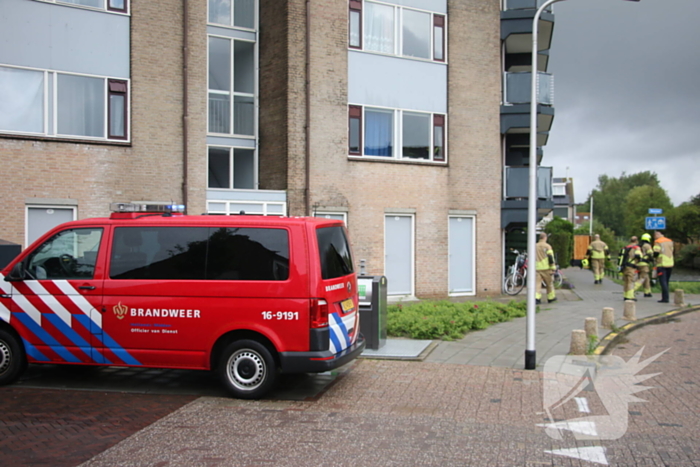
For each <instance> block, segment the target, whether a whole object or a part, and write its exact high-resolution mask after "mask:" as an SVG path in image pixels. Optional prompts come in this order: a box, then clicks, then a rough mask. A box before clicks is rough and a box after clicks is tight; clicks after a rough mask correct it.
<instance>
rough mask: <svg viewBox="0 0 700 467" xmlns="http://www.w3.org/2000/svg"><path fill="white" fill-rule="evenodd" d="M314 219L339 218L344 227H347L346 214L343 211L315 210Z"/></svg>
mask: <svg viewBox="0 0 700 467" xmlns="http://www.w3.org/2000/svg"><path fill="white" fill-rule="evenodd" d="M313 216H314V217H323V218H325V219H332V217H330V216H340V217H342V218H343V223H344V224H345V227H347V226H348V213H347V212H343V211H327V210H325V209H316V210H315V211H314V215H313Z"/></svg>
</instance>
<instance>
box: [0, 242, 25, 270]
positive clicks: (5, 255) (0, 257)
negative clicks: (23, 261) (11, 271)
mask: <svg viewBox="0 0 700 467" xmlns="http://www.w3.org/2000/svg"><path fill="white" fill-rule="evenodd" d="M20 251H22V246H21V245H18V244H16V243H12V242H8V241H6V240H2V239H0V269H2V268H4V267H5V266H7V265H8V264H10V261H12V260H13V259H15V257H16V256H17V255H18V254H19V253H20Z"/></svg>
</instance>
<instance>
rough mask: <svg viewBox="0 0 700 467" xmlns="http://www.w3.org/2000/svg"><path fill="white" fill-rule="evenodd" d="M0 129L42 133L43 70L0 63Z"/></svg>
mask: <svg viewBox="0 0 700 467" xmlns="http://www.w3.org/2000/svg"><path fill="white" fill-rule="evenodd" d="M0 130H5V131H26V132H30V133H43V131H44V73H43V72H41V71H33V70H19V69H15V68H6V67H0Z"/></svg>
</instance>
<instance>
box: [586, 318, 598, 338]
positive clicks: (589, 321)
mask: <svg viewBox="0 0 700 467" xmlns="http://www.w3.org/2000/svg"><path fill="white" fill-rule="evenodd" d="M584 328H585V330H586V339H589V338H590V337H591V336H596V337H598V320H597V319H595V318H586V323H585V326H584Z"/></svg>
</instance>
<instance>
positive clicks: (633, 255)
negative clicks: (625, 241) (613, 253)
mask: <svg viewBox="0 0 700 467" xmlns="http://www.w3.org/2000/svg"><path fill="white" fill-rule="evenodd" d="M624 252H625V255H626V257H625V258H624V260H623V261H624V262H623V264H622V266H623V268H634V267H636V266H637V264H639V261H641V259H642V250H641V249H640V248H639V245H637V244H636V243H631V244H629V245H627V246H626V247H625V249H624Z"/></svg>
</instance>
